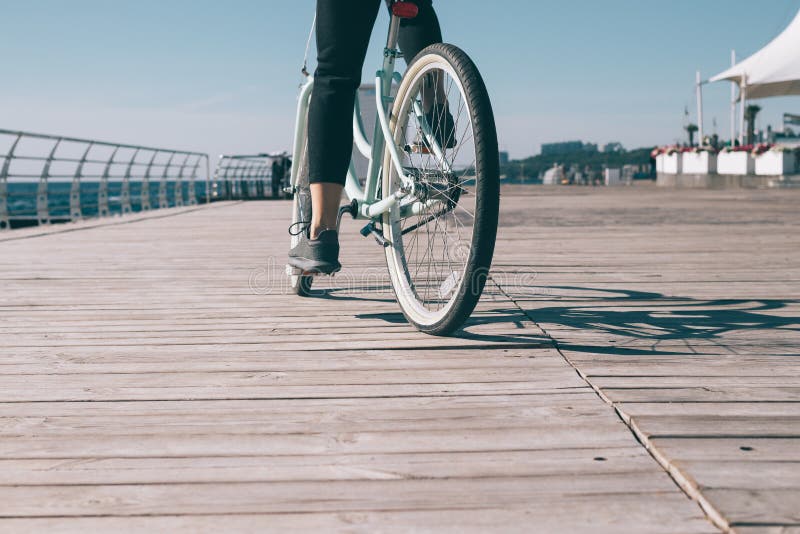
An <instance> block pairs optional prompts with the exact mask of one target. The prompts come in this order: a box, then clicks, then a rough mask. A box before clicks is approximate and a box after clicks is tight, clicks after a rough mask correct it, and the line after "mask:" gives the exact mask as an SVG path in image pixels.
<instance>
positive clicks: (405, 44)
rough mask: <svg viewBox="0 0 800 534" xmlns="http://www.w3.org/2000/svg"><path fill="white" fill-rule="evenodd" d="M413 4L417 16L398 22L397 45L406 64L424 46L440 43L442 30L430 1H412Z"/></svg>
mask: <svg viewBox="0 0 800 534" xmlns="http://www.w3.org/2000/svg"><path fill="white" fill-rule="evenodd" d="M414 3H415V4H417V7H418V8H419V13H418V14H417V16H416V17H415V18H413V19H403V20H402V22H400V34H399V44H400V50H402V52H403V56H404V57H405V58H406V63H410V62H411V60H412V59H414V56H416V55H417V54H419V53H420V51H421V50H422V49H423V48H425V47H426V46H430V45H432V44H434V43H441V42H442V29H441V27H440V26H439V18H438V17H437V16H436V11H435V10H434V9H433V5H432V0H414Z"/></svg>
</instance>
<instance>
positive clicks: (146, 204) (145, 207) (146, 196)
mask: <svg viewBox="0 0 800 534" xmlns="http://www.w3.org/2000/svg"><path fill="white" fill-rule="evenodd" d="M159 153H160V152H159V151H158V150H154V151H153V155H152V156H151V157H150V162H149V163H148V164H147V169H146V170H145V171H144V177H142V191H141V201H142V211H150V172H151V171H152V170H153V163H154V162H155V161H156V156H158V154H159Z"/></svg>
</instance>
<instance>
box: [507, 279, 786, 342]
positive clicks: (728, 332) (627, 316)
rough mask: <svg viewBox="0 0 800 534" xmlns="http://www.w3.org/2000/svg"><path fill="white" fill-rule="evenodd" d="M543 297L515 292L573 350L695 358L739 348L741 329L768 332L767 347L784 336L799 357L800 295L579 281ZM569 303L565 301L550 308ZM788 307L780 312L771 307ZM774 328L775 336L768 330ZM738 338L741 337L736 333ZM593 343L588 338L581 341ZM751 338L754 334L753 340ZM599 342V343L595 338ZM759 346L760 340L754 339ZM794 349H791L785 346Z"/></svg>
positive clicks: (544, 292)
mask: <svg viewBox="0 0 800 534" xmlns="http://www.w3.org/2000/svg"><path fill="white" fill-rule="evenodd" d="M526 289H534V290H536V289H539V290H541V292H542V293H541V294H538V295H537V294H535V293H532V294H531V293H529V294H527V295H515V294H514V293H513V291H512V293H511V297H512V298H514V300H515V302H516V303H517V304H518V305H519V306H521V307H522V308H523V309H525V311H526V313H527V315H528V316H529V317H530V318H531V319H532V320H534V321H536V323H537V324H540V325H542V327H543V328H544V329H545V330H546V331H547V332H548V334H549V335H550V336H552V337H553V339H555V340H556V341H557V342H558V345H559V347H560V348H562V349H564V350H569V351H573V352H584V353H601V354H611V355H619V356H625V355H629V356H634V355H636V356H646V355H661V356H663V355H691V354H697V353H698V350H700V349H701V346H702V348H703V350H706V351H707V350H708V349H706V347H711V348H713V349H714V350H722V351H726V352H729V353H736V352H737V350H736V345H737V343H736V341H737V340H741V338H742V336H739V334H747V333H751V334H752V335H753V336H752V337H754V338H756V341H758V339H757V337H756V336H755V334H756V332H759V331H760V332H762V337H764V336H765V335H767V336H769V337H768V338H767V339H765V340H764V343H763V344H765V345H772V344H774V339H775V336H776V332H777V335H779V336H781V337H782V340H781V341H782V343H779V344H778V345H775V346H776V347H778V348H780V347H783V350H782V352H781V354H785V355H789V356H800V351H798V350H797V349H795V348H794V347H797V346H798V345H800V316H797V315H793V312H796V311H797V310H798V305H800V300H792V299H708V300H703V299H694V298H690V297H681V296H667V295H663V294H661V293H655V292H646V291H635V290H625V289H607V288H591V287H573V286H549V287H540V288H526ZM558 301H563V302H564V304H562V305H556V306H554V305H549V304H552V303H555V302H558ZM779 310H783V311H782V313H781V314H779V315H776V314H772V313H770V312H776V311H779ZM766 331H769V334H763V333H764V332H766ZM737 336H738V337H737ZM582 340H586V341H582ZM748 340H750V338H748ZM595 341H598V342H595ZM754 344H756V345H757V343H754ZM789 348H791V351H789V350H786V349H789Z"/></svg>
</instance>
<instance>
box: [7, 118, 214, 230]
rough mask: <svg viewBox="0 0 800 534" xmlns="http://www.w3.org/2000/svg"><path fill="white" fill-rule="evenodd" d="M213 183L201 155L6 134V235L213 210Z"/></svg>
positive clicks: (207, 166) (33, 134) (46, 136)
mask: <svg viewBox="0 0 800 534" xmlns="http://www.w3.org/2000/svg"><path fill="white" fill-rule="evenodd" d="M203 172H204V173H205V179H204V180H203V179H202V177H201V173H203ZM198 178H201V179H200V180H198ZM209 178H210V177H209V160H208V155H207V154H201V153H199V152H187V151H182V150H170V149H164V148H154V147H146V146H139V145H127V144H122V143H108V142H105V141H97V140H92V139H78V138H74V137H65V136H57V135H44V134H36V133H30V132H21V131H14V130H3V129H0V230H7V229H9V228H11V227H12V226H24V225H31V224H40V225H41V224H50V223H52V222H66V221H77V220H80V219H83V218H87V217H93V216H96V217H105V216H109V215H112V214H125V213H131V212H134V211H148V210H150V209H156V208H167V207H173V206H184V205H194V204H197V203H198V202H210V201H211V187H210V180H209ZM200 185H202V187H201V188H200V189H201V190H198V186H200Z"/></svg>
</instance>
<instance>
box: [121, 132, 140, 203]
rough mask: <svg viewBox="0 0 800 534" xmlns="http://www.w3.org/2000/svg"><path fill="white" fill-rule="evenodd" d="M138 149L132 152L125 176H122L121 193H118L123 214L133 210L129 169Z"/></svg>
mask: <svg viewBox="0 0 800 534" xmlns="http://www.w3.org/2000/svg"><path fill="white" fill-rule="evenodd" d="M139 150H140V149H138V148H137V149H136V150H135V151H134V152H133V156H132V157H131V160H130V161H129V162H128V168H127V169H125V176H124V177H123V178H122V193H121V194H120V200H121V201H122V213H123V214H126V213H130V212H131V211H133V210H132V208H131V171H132V170H133V164H134V163H135V162H136V156H138V155H139Z"/></svg>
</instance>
